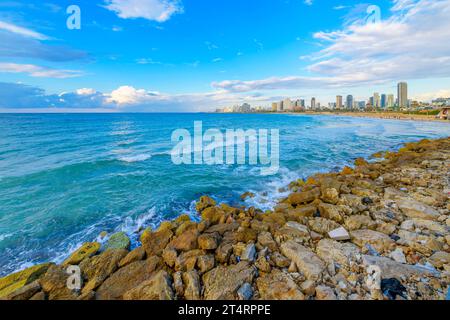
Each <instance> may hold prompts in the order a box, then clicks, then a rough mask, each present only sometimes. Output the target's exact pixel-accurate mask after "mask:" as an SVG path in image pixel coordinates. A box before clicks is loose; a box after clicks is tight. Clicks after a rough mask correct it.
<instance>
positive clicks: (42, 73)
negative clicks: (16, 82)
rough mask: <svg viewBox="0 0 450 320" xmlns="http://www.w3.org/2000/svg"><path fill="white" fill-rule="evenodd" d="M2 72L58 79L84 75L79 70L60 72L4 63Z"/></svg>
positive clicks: (46, 68)
mask: <svg viewBox="0 0 450 320" xmlns="http://www.w3.org/2000/svg"><path fill="white" fill-rule="evenodd" d="M0 72H4V73H26V74H28V75H30V76H31V77H35V78H56V79H67V78H75V77H79V76H81V75H82V72H80V71H77V70H58V69H52V68H48V67H41V66H36V65H33V64H18V63H2V62H0Z"/></svg>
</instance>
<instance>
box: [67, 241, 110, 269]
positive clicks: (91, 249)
mask: <svg viewBox="0 0 450 320" xmlns="http://www.w3.org/2000/svg"><path fill="white" fill-rule="evenodd" d="M101 246H102V245H101V244H100V243H98V242H86V243H84V244H83V245H82V246H81V247H80V248H79V249H78V250H76V251H75V252H74V253H72V254H71V255H70V257H69V258H67V259H66V260H65V261H64V262H63V265H65V266H70V265H77V264H79V263H80V262H81V261H83V260H84V259H86V258H90V257H92V256H93V255H94V254H96V253H97V252H98V251H99V250H100V248H101Z"/></svg>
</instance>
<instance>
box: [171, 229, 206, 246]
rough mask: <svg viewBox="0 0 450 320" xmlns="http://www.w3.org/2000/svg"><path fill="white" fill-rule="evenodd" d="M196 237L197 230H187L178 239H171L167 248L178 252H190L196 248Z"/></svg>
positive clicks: (197, 234)
mask: <svg viewBox="0 0 450 320" xmlns="http://www.w3.org/2000/svg"><path fill="white" fill-rule="evenodd" d="M198 236H199V232H198V231H197V229H194V230H188V231H186V232H184V233H182V234H180V235H179V236H178V237H176V238H175V239H173V240H172V241H171V242H170V244H169V246H170V247H172V248H174V249H176V250H178V251H190V250H194V249H197V248H198Z"/></svg>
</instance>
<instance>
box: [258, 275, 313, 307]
mask: <svg viewBox="0 0 450 320" xmlns="http://www.w3.org/2000/svg"><path fill="white" fill-rule="evenodd" d="M256 285H257V287H258V292H259V294H260V296H261V299H263V300H304V299H305V296H304V295H303V293H302V292H301V291H300V290H299V288H298V287H297V285H296V284H295V282H294V280H293V279H292V277H291V276H290V275H289V274H287V273H284V272H282V271H280V270H273V271H272V272H271V273H268V274H265V275H264V276H262V277H259V278H258V279H257V280H256Z"/></svg>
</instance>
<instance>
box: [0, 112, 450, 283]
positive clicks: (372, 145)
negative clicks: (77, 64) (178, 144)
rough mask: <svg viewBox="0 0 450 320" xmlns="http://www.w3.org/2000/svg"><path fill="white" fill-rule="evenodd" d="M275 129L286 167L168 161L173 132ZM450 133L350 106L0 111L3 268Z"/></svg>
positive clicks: (266, 203) (271, 194)
mask: <svg viewBox="0 0 450 320" xmlns="http://www.w3.org/2000/svg"><path fill="white" fill-rule="evenodd" d="M194 121H203V126H204V128H205V129H208V128H219V129H222V130H225V129H272V128H273V129H279V130H280V149H281V150H280V156H281V159H280V161H281V169H280V171H279V173H278V174H277V175H275V176H269V177H264V176H261V175H260V170H259V168H258V167H255V166H249V165H246V166H236V165H234V166H227V165H219V166H207V165H198V166H193V165H181V166H176V165H174V164H172V161H171V157H170V151H171V150H172V148H173V147H174V143H172V142H171V133H172V131H173V130H175V129H179V128H186V129H189V130H190V131H191V132H192V129H193V126H194ZM444 136H450V124H445V123H433V122H413V121H395V120H377V119H359V118H351V117H330V116H305V115H257V114H255V115H233V114H229V115H223V114H106V115H100V114H83V115H81V114H78V115H44V114H27V115H7V114H0V275H5V274H7V273H10V272H12V271H15V270H18V269H21V268H24V267H26V266H29V265H31V264H36V263H40V262H45V261H55V262H60V261H61V260H62V259H64V258H65V257H66V256H67V254H68V253H69V252H70V251H71V250H73V249H75V248H76V247H77V246H78V245H80V244H81V243H82V242H84V241H92V240H94V239H96V238H97V236H98V235H99V233H100V232H102V231H108V232H114V231H119V230H123V231H126V232H127V233H128V234H129V235H130V237H131V238H132V239H133V243H134V245H136V244H137V232H138V231H139V230H141V229H142V228H143V227H147V226H152V227H156V226H157V225H158V224H159V223H160V221H161V220H163V219H170V218H173V217H175V216H177V215H179V214H182V213H189V214H191V215H192V217H193V218H196V214H195V212H194V210H193V203H194V201H195V200H196V199H198V198H199V197H200V196H201V195H203V194H209V195H212V196H214V197H215V198H216V199H217V200H219V201H224V202H228V203H230V204H239V196H240V195H241V194H242V193H243V192H245V191H253V192H255V193H256V194H257V197H256V198H254V199H251V200H249V201H248V202H247V203H246V204H247V205H255V206H257V207H260V208H262V209H268V208H271V207H272V206H273V205H274V203H275V201H276V199H277V198H279V197H282V196H283V195H284V194H283V193H280V192H279V190H278V189H279V188H280V187H284V186H286V185H287V184H288V183H289V182H290V181H292V180H294V179H297V178H299V177H307V176H308V175H310V174H312V173H315V172H324V171H330V170H339V169H340V168H342V167H343V166H344V165H347V164H351V163H352V162H353V160H354V159H355V158H357V157H368V156H369V155H371V154H373V153H374V152H376V151H379V150H386V149H392V150H395V149H397V148H399V147H400V145H401V144H402V143H403V142H407V141H417V140H419V139H422V138H437V137H444Z"/></svg>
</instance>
